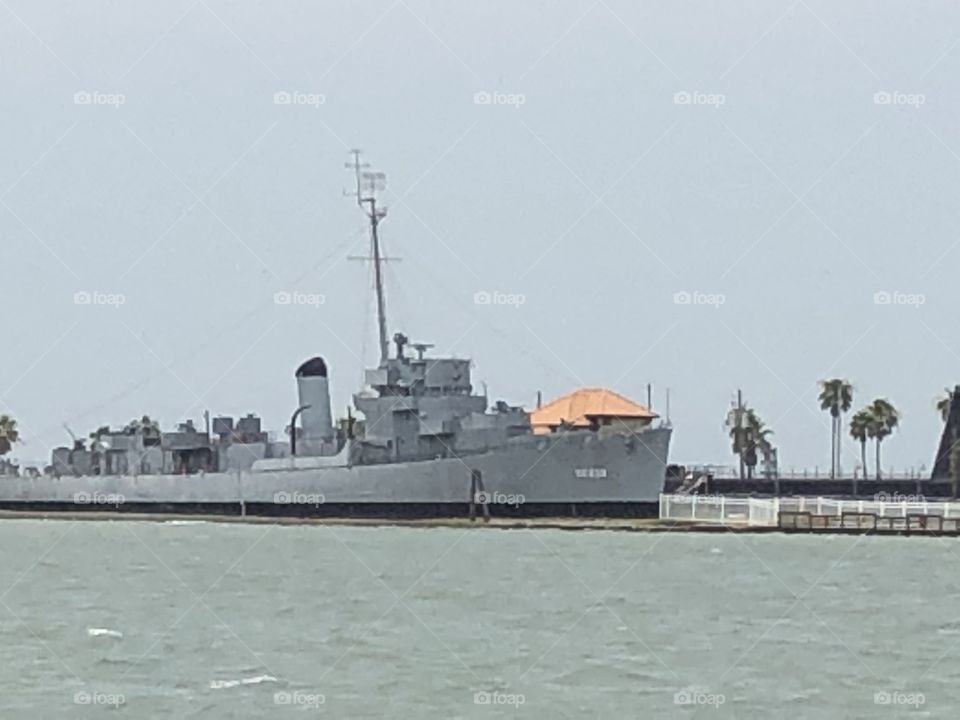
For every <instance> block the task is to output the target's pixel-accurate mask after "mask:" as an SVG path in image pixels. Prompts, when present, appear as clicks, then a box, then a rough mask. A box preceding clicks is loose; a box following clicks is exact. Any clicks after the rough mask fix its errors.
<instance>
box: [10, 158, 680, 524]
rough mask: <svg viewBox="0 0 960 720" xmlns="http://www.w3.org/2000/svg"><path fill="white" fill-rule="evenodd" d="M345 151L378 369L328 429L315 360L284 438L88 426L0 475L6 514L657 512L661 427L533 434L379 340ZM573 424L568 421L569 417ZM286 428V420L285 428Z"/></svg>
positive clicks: (509, 410)
mask: <svg viewBox="0 0 960 720" xmlns="http://www.w3.org/2000/svg"><path fill="white" fill-rule="evenodd" d="M363 167H364V166H362V165H361V163H360V157H359V153H358V152H355V153H354V161H353V163H352V168H353V170H354V171H355V174H356V199H357V203H358V205H359V206H360V207H361V208H362V209H363V210H364V212H365V214H366V216H367V218H368V220H369V233H370V246H371V258H370V260H371V261H372V264H373V272H374V280H375V282H374V287H375V292H376V308H377V330H378V341H379V352H380V361H379V364H378V366H377V367H376V368H372V369H368V370H366V372H365V385H366V387H365V388H364V389H362V390H361V391H360V392H358V393H356V394H355V395H354V396H353V404H354V408H355V411H356V413H358V416H354V415H353V412H350V411H348V417H347V418H344V419H341V420H338V421H337V422H334V420H333V416H332V414H331V405H330V393H329V382H330V373H329V368H328V366H327V363H326V361H325V360H324V359H323V358H322V357H320V356H317V357H313V358H310V359H308V360H306V361H305V362H303V363H302V364H300V366H299V367H298V368H297V369H296V372H295V373H294V376H295V382H296V386H297V405H296V406H295V410H294V412H293V414H292V417H291V424H290V427H289V428H288V430H289V433H290V437H289V441H288V442H278V441H275V440H274V439H272V438H271V436H270V435H268V434H267V433H265V432H263V430H262V428H261V422H260V419H259V418H258V417H256V416H254V415H249V416H247V417H243V418H239V419H238V420H237V421H236V422H235V421H234V419H233V418H230V417H216V418H213V419H212V422H211V419H210V417H209V415H207V416H206V426H205V427H204V428H203V429H198V428H196V427H195V426H194V425H193V424H192V423H186V424H184V425H181V426H180V427H179V428H178V429H177V430H176V431H175V432H161V431H160V430H159V427H158V426H156V424H155V423H152V422H150V421H149V419H148V418H144V421H143V422H134V423H131V424H130V425H128V426H127V427H126V428H123V429H122V430H118V431H111V430H110V429H109V428H101V430H100V431H98V432H97V434H96V435H95V437H94V438H93V441H92V443H91V446H90V447H89V448H87V447H86V446H85V443H84V442H82V441H80V442H75V443H74V445H73V447H62V448H56V449H54V450H53V453H52V457H51V464H50V466H48V467H47V468H45V470H44V471H43V472H42V473H31V474H30V476H27V475H22V476H17V477H5V478H2V479H0V507H2V508H4V509H24V510H26V509H29V510H51V511H57V510H69V511H76V510H78V509H90V510H95V511H99V512H104V511H116V512H152V513H205V514H232V515H271V516H283V515H296V516H340V517H361V516H373V517H376V516H384V517H439V516H464V515H467V514H477V513H484V514H486V515H550V516H561V515H606V516H636V515H655V514H656V512H657V502H658V499H659V494H660V492H661V490H662V488H663V484H664V478H665V471H666V468H667V457H668V449H669V442H670V436H671V428H670V426H669V423H660V424H659V425H657V426H654V425H653V424H652V423H651V424H648V425H644V426H635V425H628V424H626V423H623V422H613V423H601V422H591V423H589V424H588V426H587V427H585V428H584V427H579V426H576V425H574V424H573V423H569V424H568V423H562V424H561V425H560V426H558V427H554V428H552V429H551V430H552V431H549V432H546V433H544V432H535V428H534V427H533V426H532V424H531V419H530V414H529V413H528V412H527V411H526V410H524V409H523V408H521V407H515V406H510V405H508V404H506V403H504V402H496V403H494V404H493V405H492V407H491V406H490V404H489V402H488V398H487V397H486V394H485V393H484V394H479V393H477V392H476V390H475V388H474V385H473V382H472V379H471V361H470V360H469V359H461V358H454V357H432V356H430V355H429V351H430V349H431V347H432V346H431V345H428V344H424V343H413V342H410V341H409V340H408V338H407V337H406V336H405V335H404V334H403V333H399V332H398V333H395V334H394V335H393V337H392V341H393V342H392V345H393V347H392V348H391V343H390V340H389V339H388V333H387V317H386V309H385V297H384V288H383V277H382V273H381V264H382V262H383V261H384V258H383V257H382V255H381V247H380V238H379V225H380V222H381V221H382V219H383V218H384V217H385V214H386V213H385V209H384V208H382V207H380V206H378V203H377V193H376V190H377V188H378V186H379V185H380V184H381V183H382V180H383V177H382V174H380V173H370V172H367V171H365V170H363ZM570 420H573V418H570ZM298 421H299V426H298Z"/></svg>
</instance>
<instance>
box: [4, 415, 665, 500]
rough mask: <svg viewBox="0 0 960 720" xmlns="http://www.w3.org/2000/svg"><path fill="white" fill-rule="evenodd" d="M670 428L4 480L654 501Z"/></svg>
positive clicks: (147, 495)
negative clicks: (222, 469) (359, 460)
mask: <svg viewBox="0 0 960 720" xmlns="http://www.w3.org/2000/svg"><path fill="white" fill-rule="evenodd" d="M670 432H671V431H670V429H669V428H654V429H650V430H646V431H643V432H640V433H637V434H633V433H616V432H612V433H602V434H601V433H595V432H590V431H584V430H581V431H575V432H568V433H560V434H554V435H531V436H527V437H522V438H515V439H514V440H511V441H510V442H508V443H507V444H506V445H505V446H503V447H501V448H499V449H497V450H495V451H491V452H485V453H480V454H476V455H471V456H468V457H462V458H445V459H439V460H424V461H418V462H399V463H385V464H378V465H354V466H352V467H336V466H332V467H327V468H313V469H275V470H266V471H257V472H254V471H247V472H244V471H234V472H228V473H208V474H206V475H141V476H138V477H120V476H84V477H60V478H56V477H50V476H44V477H39V478H5V479H3V480H2V481H0V501H2V502H16V501H22V502H42V501H49V502H66V503H79V504H86V503H91V504H98V505H101V506H104V507H105V508H106V507H109V505H110V504H111V503H112V502H120V503H131V502H138V503H149V502H157V503H240V502H241V501H243V502H263V503H277V504H291V503H303V504H312V503H319V502H326V503H331V502H336V503H445V502H457V503H463V502H467V501H469V500H470V472H471V470H480V472H481V474H482V478H483V483H484V489H485V491H486V492H487V493H488V495H490V496H493V497H492V498H491V500H492V501H493V502H498V501H508V500H511V499H512V500H519V497H513V498H511V496H522V500H523V501H524V502H528V503H529V502H551V503H553V502H563V503H584V502H619V501H622V502H656V501H657V499H658V497H659V494H660V492H661V490H662V487H663V478H664V470H665V464H666V460H667V451H668V444H669V440H670ZM325 459H326V458H325ZM298 460H300V459H298ZM330 460H333V458H330ZM276 462H278V463H283V462H285V461H283V460H279V461H276ZM286 462H288V463H290V461H286ZM497 494H502V495H503V496H504V497H502V498H498V497H497V496H496V495H497ZM111 496H114V497H113V498H111Z"/></svg>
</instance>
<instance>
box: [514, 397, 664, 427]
mask: <svg viewBox="0 0 960 720" xmlns="http://www.w3.org/2000/svg"><path fill="white" fill-rule="evenodd" d="M658 417H660V416H659V415H657V413H655V412H653V411H652V410H650V409H649V408H647V407H644V406H643V405H640V404H639V403H635V402H634V401H633V400H630V399H628V398H625V397H624V396H623V395H620V394H619V393H615V392H614V391H613V390H608V389H606V388H581V389H579V390H574V391H573V392H572V393H568V394H567V395H564V396H562V397H559V398H557V399H556V400H554V401H553V402H550V403H547V404H546V405H544V406H543V407H541V408H537V409H536V410H534V411H533V412H532V413H530V425H531V426H532V427H533V431H534V432H535V433H537V434H538V435H546V434H549V433H553V432H557V431H558V430H561V429H564V428H582V429H591V430H601V429H603V428H606V427H609V428H610V429H611V430H614V431H616V430H619V431H628V432H636V431H638V430H641V429H643V428H645V427H647V426H648V425H650V423H652V422H653V421H654V420H655V419H656V418H658Z"/></svg>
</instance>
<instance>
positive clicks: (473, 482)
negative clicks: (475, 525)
mask: <svg viewBox="0 0 960 720" xmlns="http://www.w3.org/2000/svg"><path fill="white" fill-rule="evenodd" d="M479 478H480V472H479V471H478V470H471V471H470V509H469V511H468V512H469V516H470V522H474V521H475V520H476V519H477V480H479Z"/></svg>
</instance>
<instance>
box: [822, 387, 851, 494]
mask: <svg viewBox="0 0 960 720" xmlns="http://www.w3.org/2000/svg"><path fill="white" fill-rule="evenodd" d="M818 400H819V401H820V409H821V410H825V411H827V412H829V413H830V477H831V478H834V477H836V476H837V474H838V473H839V472H840V437H841V435H840V428H841V427H842V426H843V420H842V417H841V416H842V415H843V413H845V412H847V410H849V409H850V405H851V404H853V385H851V384H850V383H849V382H848V381H846V380H842V379H840V378H833V379H832V380H821V381H820V396H819V398H818Z"/></svg>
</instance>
